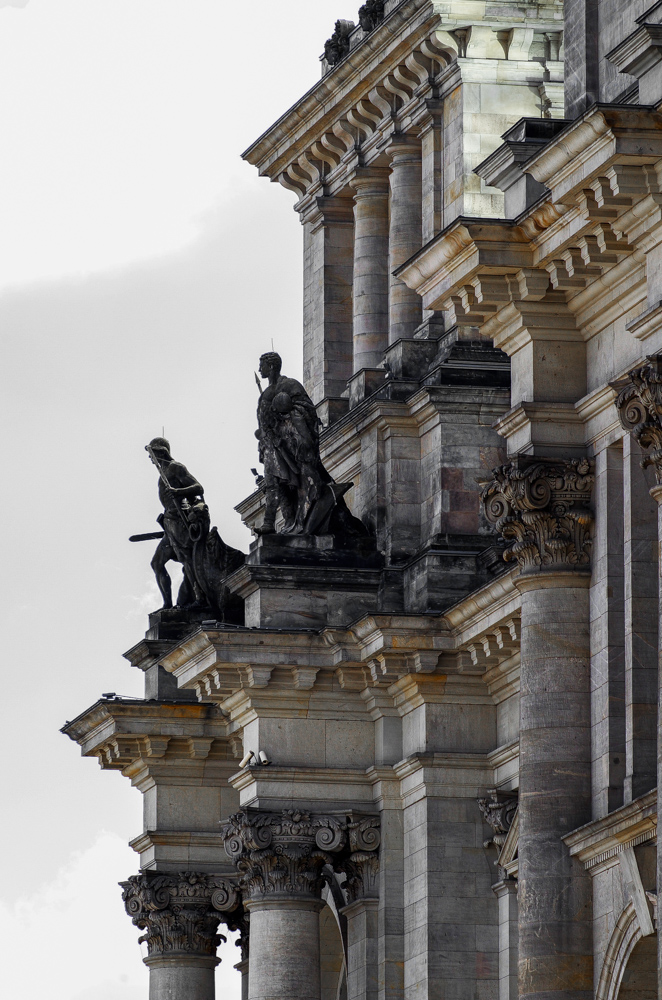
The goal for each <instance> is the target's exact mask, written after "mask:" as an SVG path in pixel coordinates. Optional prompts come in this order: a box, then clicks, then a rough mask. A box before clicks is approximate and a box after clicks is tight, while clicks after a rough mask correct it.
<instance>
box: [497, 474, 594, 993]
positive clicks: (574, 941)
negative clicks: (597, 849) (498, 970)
mask: <svg viewBox="0 0 662 1000" xmlns="http://www.w3.org/2000/svg"><path fill="white" fill-rule="evenodd" d="M493 475H494V477H495V478H494V479H493V480H492V482H491V483H489V484H487V485H486V486H485V487H484V489H483V493H482V499H483V502H484V504H485V513H486V516H487V518H488V520H489V521H490V522H491V523H492V524H494V525H495V527H496V528H497V530H498V531H500V532H501V534H502V535H503V537H504V538H505V539H506V540H507V541H508V542H509V543H510V545H509V547H508V548H507V550H506V552H505V554H504V557H505V559H506V560H507V561H517V563H518V564H519V568H520V575H519V577H518V578H517V579H516V585H517V587H518V589H519V590H520V592H521V594H522V641H521V674H520V678H521V679H520V788H519V880H518V902H519V962H518V966H519V968H518V973H519V975H518V978H519V995H520V997H539V998H542V997H544V998H545V1000H551V998H552V997H554V998H558V1000H560V998H561V997H563V998H570V997H573V998H575V1000H579V998H586V1000H589V998H590V997H592V995H593V993H592V990H593V940H592V914H591V884H590V878H589V876H588V875H587V873H586V872H585V870H584V868H583V865H581V864H580V863H579V862H577V861H576V860H575V859H573V858H571V857H570V855H569V853H568V849H567V848H566V846H565V844H564V843H563V841H562V839H561V838H562V837H563V836H564V835H565V834H567V833H569V832H570V831H571V830H574V829H576V827H578V826H581V825H582V824H584V823H587V822H588V821H589V820H590V819H591V704H590V676H589V653H590V648H589V602H588V586H589V583H590V556H591V541H592V528H593V517H592V515H591V512H590V510H589V508H588V503H589V500H590V496H591V490H592V486H593V478H594V477H593V474H592V471H591V467H590V465H589V463H588V461H586V460H585V459H579V460H577V459H576V460H574V461H557V460H549V459H548V460H542V459H539V460H536V459H531V458H528V459H521V458H520V459H519V460H518V461H516V462H513V463H511V464H510V465H508V466H503V467H501V468H500V469H496V470H494V473H493Z"/></svg>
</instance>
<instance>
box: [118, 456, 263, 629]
mask: <svg viewBox="0 0 662 1000" xmlns="http://www.w3.org/2000/svg"><path fill="white" fill-rule="evenodd" d="M145 450H146V451H147V453H148V455H149V457H150V459H151V460H152V462H153V463H154V465H155V466H156V468H157V470H158V473H159V500H160V501H161V503H162V504H163V513H161V514H159V516H158V518H157V521H158V522H159V524H160V525H161V527H162V528H163V534H162V535H161V534H160V533H158V532H150V533H149V534H146V535H133V536H132V538H131V541H141V540H143V539H148V538H159V537H160V541H159V544H158V546H157V548H156V552H155V553H154V556H153V558H152V563H151V565H152V569H153V570H154V575H155V577H156V582H157V584H158V587H159V590H160V591H161V596H162V597H163V608H164V609H167V608H172V606H173V605H172V581H171V579H170V574H169V573H168V570H167V569H166V565H167V563H169V562H173V561H174V562H179V563H181V565H182V570H183V576H184V578H183V580H182V584H181V587H180V588H179V593H178V595H177V606H178V607H180V608H209V609H210V610H212V611H213V612H214V613H215V614H216V615H217V616H218V617H219V618H221V619H222V620H223V619H224V618H225V616H226V612H229V614H230V617H231V618H233V619H239V618H241V617H242V616H243V611H242V609H241V608H240V607H239V604H238V600H239V599H236V598H233V596H232V595H230V594H229V593H228V591H227V588H226V586H225V581H226V579H227V577H228V576H229V575H230V573H232V572H234V570H235V569H237V568H238V567H239V566H241V564H242V563H243V561H244V558H245V557H244V553H243V552H240V551H239V550H238V549H233V548H232V547H231V546H230V545H226V544H225V542H224V541H223V539H222V538H221V536H220V535H219V533H218V530H217V529H216V528H212V527H211V526H210V524H211V522H210V517H209V508H208V507H207V504H206V503H205V497H204V490H203V488H202V486H201V485H200V483H199V482H198V481H197V479H195V477H194V476H192V475H191V473H190V472H189V471H188V469H187V468H186V466H185V465H182V464H181V462H176V461H175V460H174V459H173V457H172V455H171V454H170V444H169V443H168V441H166V439H165V438H154V439H153V440H152V441H150V443H149V444H148V445H146V446H145ZM239 603H240V602H239Z"/></svg>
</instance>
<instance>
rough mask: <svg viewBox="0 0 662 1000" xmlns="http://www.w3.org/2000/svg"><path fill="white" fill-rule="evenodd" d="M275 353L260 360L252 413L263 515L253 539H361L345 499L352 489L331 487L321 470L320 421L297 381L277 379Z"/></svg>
mask: <svg viewBox="0 0 662 1000" xmlns="http://www.w3.org/2000/svg"><path fill="white" fill-rule="evenodd" d="M281 367H282V360H281V357H280V355H279V354H276V352H275V351H270V352H268V353H267V354H263V355H262V357H261V358H260V375H261V376H262V378H266V379H267V380H268V383H269V384H268V385H267V387H266V388H265V389H264V391H263V392H261V393H260V400H259V403H258V407H257V421H258V429H257V431H256V432H255V436H256V437H257V439H258V442H259V458H260V462H262V463H263V465H264V481H263V484H262V488H263V489H264V493H265V499H266V504H265V514H264V521H263V523H262V525H261V527H259V528H257V529H256V531H257V533H258V534H262V535H266V534H272V533H274V532H275V531H276V517H277V514H278V511H279V510H280V513H281V515H282V519H283V523H282V526H281V527H280V532H281V533H282V534H308V535H323V534H332V535H336V536H337V535H341V536H346V535H350V536H361V535H366V534H367V530H366V528H365V526H364V525H363V523H362V522H361V521H359V519H358V518H356V517H353V516H352V514H351V513H350V511H349V509H348V508H347V505H346V504H345V501H344V499H343V496H344V494H345V493H346V492H347V491H348V490H349V489H351V487H352V485H353V484H352V483H336V482H334V481H333V479H332V478H331V476H330V475H329V473H328V472H327V470H326V469H325V468H324V465H323V464H322V460H321V458H320V448H319V420H318V417H317V411H316V409H315V405H314V403H313V401H312V400H311V398H310V396H309V395H308V393H307V392H306V390H305V389H304V387H303V386H302V385H301V383H300V382H297V380H296V379H293V378H288V377H287V376H285V375H282V374H281Z"/></svg>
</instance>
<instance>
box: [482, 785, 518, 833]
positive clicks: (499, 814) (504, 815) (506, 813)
mask: <svg viewBox="0 0 662 1000" xmlns="http://www.w3.org/2000/svg"><path fill="white" fill-rule="evenodd" d="M478 808H479V809H480V811H481V812H482V814H483V816H484V818H485V822H486V823H487V825H488V826H491V827H492V830H493V831H494V833H493V835H492V837H491V838H490V839H489V840H486V841H485V842H484V844H483V847H498V848H501V847H503V845H504V843H505V841H506V836H507V834H508V831H509V830H510V827H511V826H512V822H513V818H514V816H515V813H516V811H517V792H504V791H501V789H498V788H494V789H492V791H491V792H490V798H489V799H478Z"/></svg>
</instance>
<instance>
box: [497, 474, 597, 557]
mask: <svg viewBox="0 0 662 1000" xmlns="http://www.w3.org/2000/svg"><path fill="white" fill-rule="evenodd" d="M492 476H493V479H491V480H490V481H489V482H486V483H483V484H482V486H483V489H482V491H481V501H482V503H483V505H484V510H485V517H486V519H487V521H488V522H489V523H490V524H492V525H494V527H495V528H496V530H497V531H498V532H499V533H500V534H501V536H502V537H503V538H504V540H505V541H506V542H507V543H509V544H508V547H507V548H506V550H505V552H504V554H503V558H504V559H505V560H506V562H510V561H516V562H517V563H518V565H519V567H520V570H521V572H522V574H527V573H529V574H531V573H537V572H540V571H542V570H578V569H579V570H580V569H588V568H589V566H590V562H591V545H592V536H593V523H594V522H593V515H592V513H591V511H590V509H589V503H590V500H591V492H592V489H593V483H594V479H595V477H594V475H593V470H592V465H591V463H590V462H589V461H588V460H587V459H585V458H581V459H572V460H569V461H563V460H556V459H554V460H552V459H545V460H543V459H540V460H537V461H536V460H532V459H519V460H518V461H516V462H511V463H510V464H508V465H502V466H501V467H500V468H498V469H494V470H493V472H492Z"/></svg>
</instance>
